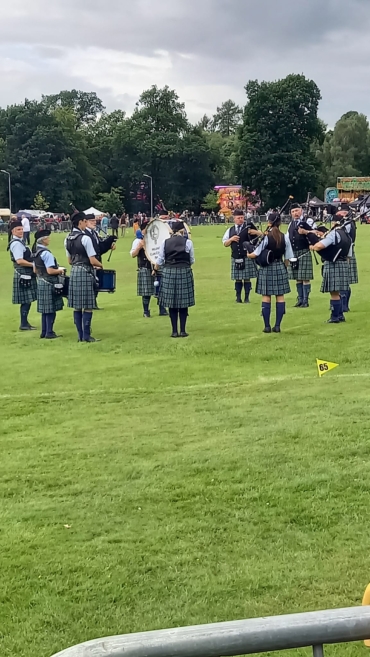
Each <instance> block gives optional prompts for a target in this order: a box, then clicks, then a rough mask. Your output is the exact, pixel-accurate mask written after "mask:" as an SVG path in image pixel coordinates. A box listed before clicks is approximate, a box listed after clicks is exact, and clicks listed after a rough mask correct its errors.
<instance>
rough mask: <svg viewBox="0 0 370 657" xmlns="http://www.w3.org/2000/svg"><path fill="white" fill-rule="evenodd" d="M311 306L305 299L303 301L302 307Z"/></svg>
mask: <svg viewBox="0 0 370 657" xmlns="http://www.w3.org/2000/svg"><path fill="white" fill-rule="evenodd" d="M309 307H310V306H309V303H308V301H303V303H301V308H309Z"/></svg>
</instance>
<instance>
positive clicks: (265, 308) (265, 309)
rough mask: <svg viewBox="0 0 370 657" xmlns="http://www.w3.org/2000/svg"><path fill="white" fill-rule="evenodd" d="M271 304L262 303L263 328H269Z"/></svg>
mask: <svg viewBox="0 0 370 657" xmlns="http://www.w3.org/2000/svg"><path fill="white" fill-rule="evenodd" d="M270 315H271V303H267V302H266V301H262V317H263V321H264V322H265V328H270Z"/></svg>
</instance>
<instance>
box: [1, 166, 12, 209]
mask: <svg viewBox="0 0 370 657" xmlns="http://www.w3.org/2000/svg"><path fill="white" fill-rule="evenodd" d="M0 173H5V174H6V175H7V176H8V183H9V187H8V190H9V210H10V214H12V182H11V178H10V173H9V171H5V169H0Z"/></svg>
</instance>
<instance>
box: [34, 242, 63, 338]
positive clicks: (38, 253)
mask: <svg viewBox="0 0 370 657" xmlns="http://www.w3.org/2000/svg"><path fill="white" fill-rule="evenodd" d="M50 235H51V231H50V230H39V231H37V233H35V243H34V245H33V247H32V253H33V254H34V255H33V263H34V270H35V273H36V275H37V312H38V313H41V324H42V328H41V335H40V338H45V339H46V340H55V339H56V338H61V337H62V336H61V335H57V334H56V333H55V332H54V322H55V319H56V314H57V312H58V311H59V310H63V306H64V302H63V297H62V289H60V290H58V293H57V290H56V288H55V285H58V284H59V285H61V281H60V279H59V276H62V275H63V274H64V273H65V269H64V268H62V267H59V266H58V263H57V261H56V259H55V258H54V256H53V254H52V253H51V252H50V249H49V243H50Z"/></svg>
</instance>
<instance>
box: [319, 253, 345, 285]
mask: <svg viewBox="0 0 370 657" xmlns="http://www.w3.org/2000/svg"><path fill="white" fill-rule="evenodd" d="M348 281H349V265H348V262H347V261H346V260H337V261H336V262H324V266H323V272H322V283H321V288H320V292H339V291H340V290H348V288H349V282H348Z"/></svg>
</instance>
